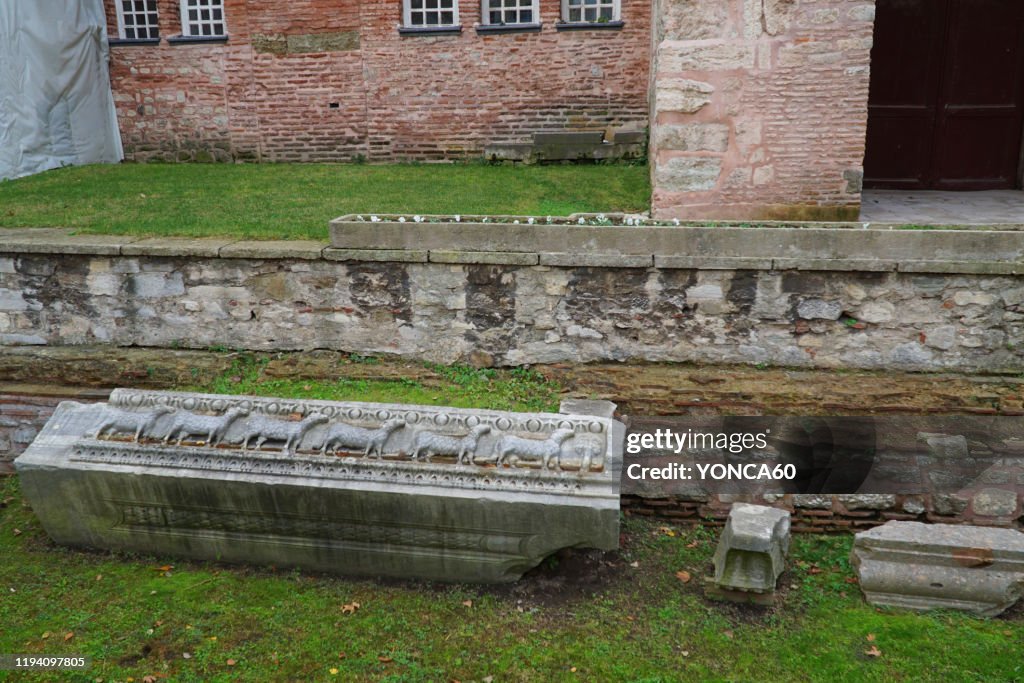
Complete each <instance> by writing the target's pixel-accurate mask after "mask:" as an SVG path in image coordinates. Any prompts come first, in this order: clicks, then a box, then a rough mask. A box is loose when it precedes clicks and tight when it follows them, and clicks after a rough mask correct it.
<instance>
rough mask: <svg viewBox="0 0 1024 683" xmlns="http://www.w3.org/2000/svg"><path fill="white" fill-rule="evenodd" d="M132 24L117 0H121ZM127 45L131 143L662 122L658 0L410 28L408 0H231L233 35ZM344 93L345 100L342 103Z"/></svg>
mask: <svg viewBox="0 0 1024 683" xmlns="http://www.w3.org/2000/svg"><path fill="white" fill-rule="evenodd" d="M106 1H107V8H108V17H109V27H108V28H109V32H110V35H111V36H116V35H117V33H116V32H117V26H116V11H115V5H114V0H106ZM158 6H159V10H160V28H161V35H162V36H163V38H164V39H163V40H162V41H161V42H160V44H159V45H116V44H115V45H114V46H113V47H112V49H111V81H112V86H113V90H114V98H115V102H116V104H117V109H118V117H119V121H120V126H121V134H122V137H123V140H124V146H125V155H126V157H128V158H130V159H136V160H147V159H153V158H157V159H164V160H168V161H183V160H201V161H208V160H218V161H228V160H231V159H259V160H266V161H348V160H352V159H355V158H360V157H365V158H368V159H369V160H372V161H389V160H399V159H417V158H418V159H443V158H458V157H472V156H479V155H480V154H481V153H482V152H483V149H484V147H485V146H486V145H488V144H506V143H518V142H530V140H531V137H532V134H533V133H534V132H540V131H562V130H592V129H605V128H607V127H613V128H631V129H637V128H639V129H643V128H644V127H645V126H646V125H647V109H648V107H647V89H648V70H649V64H650V55H649V52H650V5H649V3H648V2H646V0H623V2H622V17H623V20H624V21H625V26H624V27H623V28H622V29H621V30H587V31H561V32H560V31H556V30H555V23H556V22H557V21H558V19H559V11H560V9H559V7H560V4H559V0H540V17H541V19H542V21H543V24H544V26H543V29H542V30H541V31H540V32H539V33H512V34H501V35H488V36H484V35H478V34H477V32H476V31H475V30H474V24H476V23H478V22H479V21H480V5H479V3H478V2H476V1H475V0H461V4H460V8H459V9H460V15H461V17H460V18H461V22H462V26H463V31H462V33H461V34H457V35H444V36H438V35H434V36H429V37H426V36H401V35H399V33H398V30H397V27H398V25H399V24H400V22H401V0H298V1H296V2H291V3H286V4H282V3H277V2H271V1H270V0H249V1H243V0H226V2H225V6H226V20H227V25H228V33H229V35H230V38H229V40H228V41H227V42H226V43H223V44H211V43H200V44H169V43H168V41H167V37H170V36H176V35H178V34H180V33H181V28H180V16H179V13H178V2H177V0H159V1H158ZM332 105H334V106H332Z"/></svg>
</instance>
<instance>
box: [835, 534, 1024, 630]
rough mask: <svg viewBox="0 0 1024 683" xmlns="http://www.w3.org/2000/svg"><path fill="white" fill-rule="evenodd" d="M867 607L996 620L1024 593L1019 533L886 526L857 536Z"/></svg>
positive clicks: (1023, 541)
mask: <svg viewBox="0 0 1024 683" xmlns="http://www.w3.org/2000/svg"><path fill="white" fill-rule="evenodd" d="M851 559H852V561H853V566H854V568H855V569H856V570H857V577H858V578H859V580H860V588H861V590H862V591H863V592H864V597H865V598H866V599H867V601H868V602H869V603H871V604H872V605H884V606H887V607H905V608H907V609H912V610H919V611H925V610H931V609H954V610H962V611H966V612H973V613H974V614H979V615H983V616H988V617H991V616H995V615H997V614H1000V613H1001V612H1003V611H1004V610H1006V609H1007V608H1009V607H1010V606H1011V605H1013V604H1014V603H1015V602H1017V600H1018V599H1019V598H1020V597H1021V595H1022V594H1024V533H1022V532H1020V531H1016V530H1013V529H996V528H991V527H979V526H962V525H956V524H924V523H921V522H895V521H893V522H887V523H886V524H884V525H882V526H879V527H875V528H874V529H870V530H869V531H862V532H861V533H859V534H857V535H856V537H855V540H854V543H853V551H852V558H851Z"/></svg>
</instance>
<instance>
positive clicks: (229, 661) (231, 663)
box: [227, 659, 238, 666]
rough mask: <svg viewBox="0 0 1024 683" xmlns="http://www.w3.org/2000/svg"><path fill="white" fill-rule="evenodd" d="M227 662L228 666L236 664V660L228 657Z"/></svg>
mask: <svg viewBox="0 0 1024 683" xmlns="http://www.w3.org/2000/svg"><path fill="white" fill-rule="evenodd" d="M227 663H228V666H234V665H235V664H237V663H238V662H236V661H235V660H233V659H229V660H228V662H227Z"/></svg>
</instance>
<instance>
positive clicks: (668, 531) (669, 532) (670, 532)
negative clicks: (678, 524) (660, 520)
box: [658, 526, 676, 536]
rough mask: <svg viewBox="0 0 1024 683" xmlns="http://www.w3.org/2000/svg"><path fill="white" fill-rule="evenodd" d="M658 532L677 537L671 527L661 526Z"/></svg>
mask: <svg viewBox="0 0 1024 683" xmlns="http://www.w3.org/2000/svg"><path fill="white" fill-rule="evenodd" d="M658 531H660V532H661V533H663V534H665V535H666V536H675V535H676V532H675V531H674V530H673V529H672V528H671V527H667V526H659V527H658Z"/></svg>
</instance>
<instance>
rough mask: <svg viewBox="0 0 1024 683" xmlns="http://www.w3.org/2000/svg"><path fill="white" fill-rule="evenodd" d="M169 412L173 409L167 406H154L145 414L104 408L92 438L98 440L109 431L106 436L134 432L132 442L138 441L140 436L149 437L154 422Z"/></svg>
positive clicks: (108, 407)
mask: <svg viewBox="0 0 1024 683" xmlns="http://www.w3.org/2000/svg"><path fill="white" fill-rule="evenodd" d="M171 412H174V410H173V408H169V407H167V406H156V407H154V408H153V409H152V410H150V411H147V412H145V413H132V412H129V411H127V410H120V409H119V408H111V407H110V406H106V407H105V408H104V409H103V419H102V420H101V421H100V424H99V427H97V428H96V433H95V434H93V438H95V439H98V438H100V437H101V436H103V433H104V432H107V431H108V430H109V432H108V434H107V435H108V436H112V435H113V434H115V433H117V432H122V433H123V432H134V436H133V437H132V441H138V440H139V437H140V436H150V432H151V431H152V429H153V425H155V424H156V421H157V420H159V419H160V417H161V416H163V415H166V414H167V413H171Z"/></svg>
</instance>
